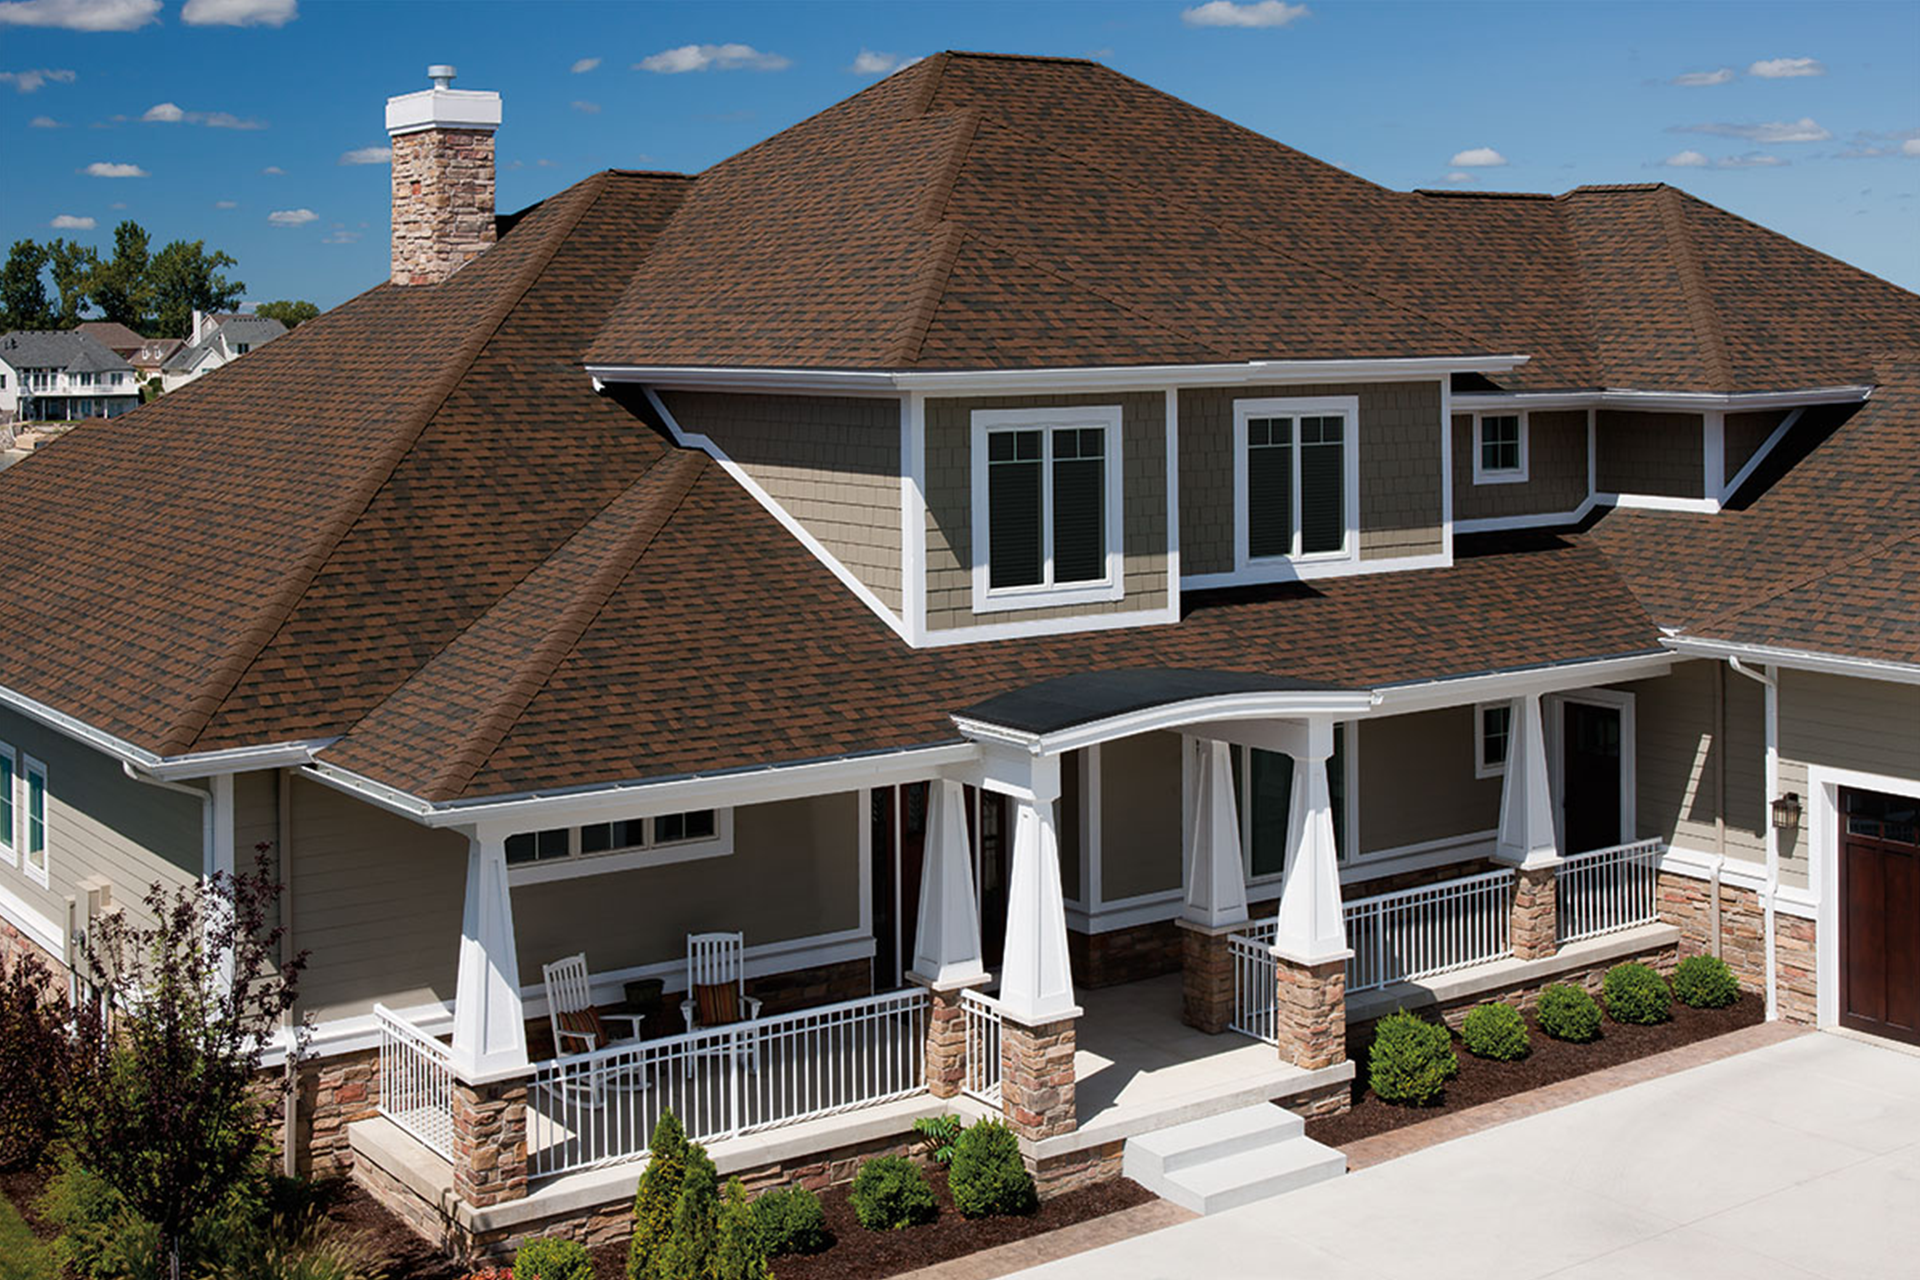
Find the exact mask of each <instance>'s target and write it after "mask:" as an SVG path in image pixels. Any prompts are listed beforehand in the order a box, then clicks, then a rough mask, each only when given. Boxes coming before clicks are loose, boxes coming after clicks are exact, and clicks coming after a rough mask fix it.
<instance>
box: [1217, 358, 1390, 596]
mask: <svg viewBox="0 0 1920 1280" xmlns="http://www.w3.org/2000/svg"><path fill="white" fill-rule="evenodd" d="M1330 414H1339V415H1341V416H1342V418H1343V419H1344V421H1345V428H1344V429H1343V431H1342V432H1341V440H1340V444H1341V449H1342V451H1343V456H1342V458H1341V462H1342V464H1343V465H1344V467H1345V470H1346V492H1345V494H1344V501H1343V503H1342V506H1343V508H1344V509H1343V512H1342V514H1343V515H1344V516H1345V517H1346V530H1345V533H1344V536H1343V538H1342V540H1341V544H1340V550H1338V551H1316V552H1313V553H1312V554H1301V555H1287V556H1259V557H1255V556H1253V555H1252V554H1250V552H1249V549H1248V546H1247V539H1248V536H1249V526H1250V523H1251V522H1250V519H1249V514H1250V502H1249V499H1248V496H1247V422H1248V420H1249V419H1252V418H1293V419H1294V420H1295V427H1294V433H1293V437H1294V443H1293V450H1292V453H1293V521H1294V534H1295V537H1294V542H1295V545H1298V544H1299V526H1300V431H1299V425H1298V420H1299V419H1300V418H1302V417H1309V418H1310V417H1316V416H1320V415H1330ZM1359 560H1360V397H1358V396H1310V397H1300V398H1270V399H1260V400H1235V401H1234V402H1233V567H1234V569H1235V570H1236V571H1237V572H1240V573H1245V572H1247V571H1248V570H1250V569H1268V568H1276V567H1277V568H1291V567H1294V566H1307V565H1328V564H1357V563H1359Z"/></svg>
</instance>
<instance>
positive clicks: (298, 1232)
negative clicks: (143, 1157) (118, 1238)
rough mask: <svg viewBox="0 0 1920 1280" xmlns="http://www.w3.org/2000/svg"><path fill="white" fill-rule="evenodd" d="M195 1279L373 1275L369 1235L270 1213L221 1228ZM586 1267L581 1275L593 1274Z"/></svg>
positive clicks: (317, 1219)
mask: <svg viewBox="0 0 1920 1280" xmlns="http://www.w3.org/2000/svg"><path fill="white" fill-rule="evenodd" d="M214 1253H215V1257H214V1258H213V1260H212V1261H211V1262H210V1263H209V1264H208V1265H206V1266H204V1268H203V1269H202V1270H201V1271H200V1273H199V1275H198V1278H197V1280H378V1278H379V1277H382V1276H384V1275H385V1269H384V1268H383V1267H382V1266H381V1264H380V1260H379V1258H378V1256H377V1255H376V1253H375V1250H374V1245H373V1243H372V1241H371V1240H370V1239H369V1238H368V1237H367V1236H366V1235H364V1234H363V1233H360V1232H353V1231H345V1230H342V1229H340V1228H339V1227H337V1226H335V1225H334V1224H332V1223H330V1222H328V1221H327V1220H326V1219H325V1218H324V1217H322V1216H320V1215H318V1214H295V1215H282V1214H274V1215H271V1216H268V1217H265V1218H261V1219H256V1220H255V1221H253V1222H252V1223H251V1224H250V1225H246V1224H240V1225H236V1226H234V1227H233V1228H230V1229H228V1230H225V1231H223V1232H222V1233H221V1234H220V1235H219V1237H218V1238H217V1240H216V1241H215V1243H214ZM592 1275H593V1273H592V1272H591V1271H588V1272H587V1273H586V1275H585V1280H592Z"/></svg>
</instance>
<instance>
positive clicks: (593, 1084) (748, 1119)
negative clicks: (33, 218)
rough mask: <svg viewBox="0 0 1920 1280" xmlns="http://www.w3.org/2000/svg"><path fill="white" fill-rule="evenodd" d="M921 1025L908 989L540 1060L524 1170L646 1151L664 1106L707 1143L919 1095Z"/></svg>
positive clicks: (607, 1160) (551, 1170) (565, 1167)
mask: <svg viewBox="0 0 1920 1280" xmlns="http://www.w3.org/2000/svg"><path fill="white" fill-rule="evenodd" d="M926 1028H927V993H926V992H925V991H922V990H919V989H910V990H905V991H894V992H889V993H887V994H886V995H879V996H869V997H867V998H866V999H862V1000H849V1001H846V1002H844V1003H842V1004H835V1005H827V1006H825V1007H824V1008H819V1009H804V1010H801V1011H800V1012H798V1013H788V1014H781V1015H779V1016H778V1017H772V1018H760V1019H757V1020H755V1021H753V1022H747V1023H737V1024H735V1025H733V1026H727V1027H715V1028H712V1029H711V1030H705V1031H695V1032H691V1033H689V1034H686V1035H678V1036H670V1037H667V1038H665V1039H661V1040H644V1041H641V1042H639V1043H638V1044H626V1045H614V1046H612V1047H610V1048H606V1049H599V1050H596V1051H595V1052H593V1053H584V1054H575V1055H572V1056H570V1057H563V1058H554V1059H551V1060H549V1061H547V1062H542V1063H539V1064H537V1065H536V1066H535V1067H534V1072H533V1081H532V1087H531V1089H530V1090H529V1092H528V1100H527V1161H528V1173H529V1175H530V1176H532V1177H536V1178H538V1177H547V1176H550V1175H553V1174H558V1173H567V1172H570V1171H573V1170H576V1169H585V1168H589V1167H592V1166H594V1165H602V1164H611V1163H614V1162H617V1161H621V1160H631V1159H635V1158H637V1157H639V1156H642V1155H645V1154H646V1151H647V1143H648V1141H649V1139H650V1138H651V1136H652V1133H653V1126H654V1124H655V1123H656V1122H657V1121H658V1120H659V1118H660V1113H661V1112H662V1111H664V1110H666V1109H668V1108H671V1109H672V1110H673V1113H674V1115H675V1116H677V1117H678V1118H679V1120H680V1123H681V1125H682V1126H684V1127H685V1129H686V1131H687V1136H688V1137H689V1138H692V1139H694V1140H696V1141H699V1142H711V1141H715V1140H718V1139H724V1138H731V1137H735V1136H737V1135H739V1134H742V1133H747V1132H751V1131H753V1130H757V1129H767V1128H772V1127H774V1126H776V1125H783V1124H794V1123H797V1122H799V1121H802V1120H812V1119H816V1118H818V1117H820V1116H827V1115H832V1114H834V1113H836V1112H841V1111H851V1110H854V1109H856V1108H859V1107H868V1106H873V1105H875V1104H877V1103H881V1102H889V1101H892V1100H893V1099H895V1098H902V1097H906V1096H908V1095H910V1094H914V1093H918V1092H919V1091H920V1090H921V1089H923V1088H925V1086H926V1062H925V1057H926V1054H925V1042H926Z"/></svg>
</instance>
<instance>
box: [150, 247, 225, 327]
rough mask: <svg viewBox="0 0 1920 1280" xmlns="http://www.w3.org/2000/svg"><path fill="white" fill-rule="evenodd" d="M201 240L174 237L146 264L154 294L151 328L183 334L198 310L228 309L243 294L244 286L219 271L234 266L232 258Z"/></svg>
mask: <svg viewBox="0 0 1920 1280" xmlns="http://www.w3.org/2000/svg"><path fill="white" fill-rule="evenodd" d="M206 245H207V242H206V241H204V240H193V241H187V240H175V241H174V242H173V243H171V244H169V245H167V246H166V248H164V249H162V250H160V252H158V253H156V254H154V255H153V261H152V262H151V263H149V264H148V267H147V287H148V289H149V290H151V292H152V296H153V324H152V327H153V330H154V332H156V333H158V334H161V335H163V336H165V337H170V338H184V337H186V336H187V330H188V328H189V327H190V326H191V325H192V324H193V313H194V312H195V311H196V310H198V311H231V310H233V308H234V307H235V306H237V305H238V304H239V302H240V299H241V298H243V297H244V296H246V292H247V286H246V284H245V283H244V282H242V281H238V280H229V279H227V277H226V276H224V275H222V274H221V269H222V268H224V267H231V266H237V265H238V264H237V263H236V262H235V261H234V259H233V258H231V257H229V256H228V255H227V254H225V253H222V252H220V251H219V250H217V249H216V250H215V251H214V252H212V253H208V252H207V248H206Z"/></svg>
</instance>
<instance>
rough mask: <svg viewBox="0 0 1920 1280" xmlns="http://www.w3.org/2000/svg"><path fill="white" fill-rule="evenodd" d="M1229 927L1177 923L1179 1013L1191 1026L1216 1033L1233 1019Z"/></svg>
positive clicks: (1222, 1029)
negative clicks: (1180, 953) (1179, 955)
mask: <svg viewBox="0 0 1920 1280" xmlns="http://www.w3.org/2000/svg"><path fill="white" fill-rule="evenodd" d="M1232 932H1233V930H1232V929H1231V928H1208V927H1207V926H1205V925H1198V924H1193V923H1190V922H1188V921H1185V920H1183V921H1181V922H1180V941H1181V946H1182V949H1183V951H1184V953H1185V954H1184V957H1183V958H1182V960H1181V963H1180V975H1181V980H1180V996H1181V1010H1180V1016H1181V1019H1182V1020H1183V1021H1185V1022H1186V1024H1187V1025H1188V1026H1190V1027H1193V1028H1196V1029H1197V1030H1200V1031H1204V1032H1206V1033H1207V1034H1208V1035H1210V1036H1211V1035H1219V1034H1220V1033H1221V1032H1222V1031H1225V1030H1226V1029H1227V1028H1228V1027H1229V1026H1230V1025H1231V1024H1232V1022H1233V951H1232V948H1231V947H1230V946H1229V945H1228V942H1227V939H1228V937H1229V936H1230V935H1231V934H1232Z"/></svg>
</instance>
